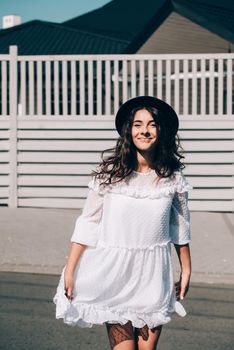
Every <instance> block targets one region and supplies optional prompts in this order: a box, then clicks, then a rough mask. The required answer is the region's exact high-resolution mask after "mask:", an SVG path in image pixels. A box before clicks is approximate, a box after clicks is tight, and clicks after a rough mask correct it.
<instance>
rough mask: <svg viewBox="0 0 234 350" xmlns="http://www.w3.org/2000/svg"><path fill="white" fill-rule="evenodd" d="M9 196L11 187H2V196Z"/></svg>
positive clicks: (0, 193)
mask: <svg viewBox="0 0 234 350" xmlns="http://www.w3.org/2000/svg"><path fill="white" fill-rule="evenodd" d="M4 197H9V187H0V198H4Z"/></svg>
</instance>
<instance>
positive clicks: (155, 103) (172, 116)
mask: <svg viewBox="0 0 234 350" xmlns="http://www.w3.org/2000/svg"><path fill="white" fill-rule="evenodd" d="M138 107H142V108H144V107H154V108H156V109H158V110H159V111H160V112H162V113H161V115H162V118H163V119H164V118H165V123H164V125H165V126H166V127H167V129H168V132H169V133H171V134H172V135H175V134H176V133H177V131H178V128H179V118H178V116H177V114H176V112H175V111H174V109H173V108H172V107H171V106H170V105H169V104H167V103H166V102H164V101H162V100H159V99H158V98H156V97H153V96H138V97H134V98H131V99H130V100H128V101H126V102H125V103H123V104H122V106H121V107H120V108H119V110H118V112H117V114H116V117H115V126H116V130H117V131H118V133H119V134H120V135H121V131H122V127H123V124H124V122H125V120H126V118H128V117H129V116H130V113H131V111H132V110H133V109H134V108H138Z"/></svg>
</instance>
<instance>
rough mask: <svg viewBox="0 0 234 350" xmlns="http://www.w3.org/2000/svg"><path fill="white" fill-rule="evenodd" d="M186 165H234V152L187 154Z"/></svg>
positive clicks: (185, 154)
mask: <svg viewBox="0 0 234 350" xmlns="http://www.w3.org/2000/svg"><path fill="white" fill-rule="evenodd" d="M183 155H184V156H185V159H184V163H187V164H189V163H200V164H203V163H207V164H209V163H233V162H234V155H233V152H213V153H211V152H204V153H203V152H196V153H195V152H187V153H186V152H185V153H184V154H183Z"/></svg>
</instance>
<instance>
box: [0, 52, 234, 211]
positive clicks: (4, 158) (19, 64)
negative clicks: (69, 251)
mask: <svg viewBox="0 0 234 350" xmlns="http://www.w3.org/2000/svg"><path fill="white" fill-rule="evenodd" d="M233 62H234V55H233V54H215V55H204V54H202V55H200V54H199V55H184V54H183V55H120V56H119V55H117V56H115V55H114V56H110V55H103V56H96V55H94V56H17V49H16V48H15V47H12V48H11V50H10V54H9V55H0V74H1V87H0V168H1V170H0V205H9V206H10V207H16V206H33V207H60V208H78V207H81V206H82V205H83V202H84V198H85V196H86V194H87V182H88V180H89V179H90V171H91V169H92V168H94V167H95V165H96V164H97V163H98V162H99V160H100V152H101V150H103V149H106V148H109V147H112V146H113V145H114V143H115V140H116V137H117V134H116V132H115V130H114V116H113V115H114V112H115V111H116V110H117V108H118V107H119V104H121V103H122V102H124V101H125V100H127V99H128V98H130V97H133V96H137V95H144V94H149V95H155V96H157V97H159V98H162V99H164V100H165V101H167V102H168V103H170V104H171V105H172V106H173V107H174V108H175V109H176V111H177V112H178V114H179V115H180V132H179V135H180V137H181V139H182V145H183V147H184V149H185V163H186V169H185V175H187V177H188V180H189V181H190V183H191V184H192V185H193V187H194V189H193V190H192V191H191V194H190V208H191V210H213V211H233V209H234V176H233V175H234V120H233V119H234V116H233V115H234V107H233V101H234V98H233V71H234V69H233V66H234V64H233Z"/></svg>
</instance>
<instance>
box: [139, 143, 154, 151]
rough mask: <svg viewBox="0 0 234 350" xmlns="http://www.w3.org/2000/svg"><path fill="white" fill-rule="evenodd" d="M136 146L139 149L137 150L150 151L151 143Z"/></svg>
mask: <svg viewBox="0 0 234 350" xmlns="http://www.w3.org/2000/svg"><path fill="white" fill-rule="evenodd" d="M135 146H136V148H137V149H138V150H139V151H151V150H152V149H153V145H145V146H143V145H142V144H141V145H135Z"/></svg>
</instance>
